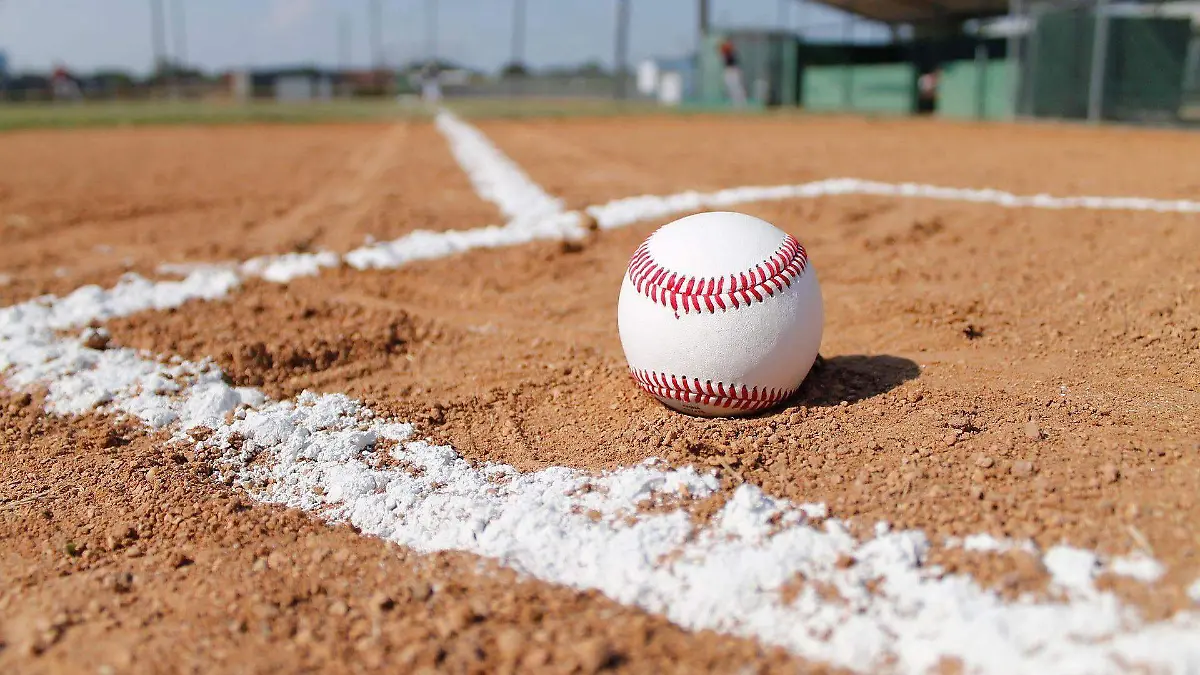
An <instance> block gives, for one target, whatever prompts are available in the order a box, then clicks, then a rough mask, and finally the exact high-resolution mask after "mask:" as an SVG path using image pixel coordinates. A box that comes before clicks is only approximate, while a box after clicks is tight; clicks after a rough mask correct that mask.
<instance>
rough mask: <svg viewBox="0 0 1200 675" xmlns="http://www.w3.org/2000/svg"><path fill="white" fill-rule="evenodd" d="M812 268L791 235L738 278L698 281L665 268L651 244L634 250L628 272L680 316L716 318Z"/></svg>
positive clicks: (647, 294)
mask: <svg viewBox="0 0 1200 675" xmlns="http://www.w3.org/2000/svg"><path fill="white" fill-rule="evenodd" d="M807 268H808V252H807V251H805V250H804V247H803V246H802V245H800V242H799V241H797V240H796V238H795V237H793V236H792V235H790V234H788V235H784V239H783V243H781V244H780V245H779V248H778V249H776V250H775V253H774V254H772V255H771V256H770V257H769V258H767V259H766V260H764V261H762V262H761V263H758V264H757V265H755V266H754V267H752V268H750V269H749V270H746V271H745V272H740V273H737V274H730V275H728V276H725V275H722V276H719V277H695V276H691V275H687V274H680V273H678V272H675V271H672V270H670V269H667V268H666V267H663V266H662V265H661V264H659V262H658V261H657V260H655V259H654V256H653V255H652V254H651V253H650V240H646V241H645V242H643V243H642V245H641V246H639V247H638V249H637V251H635V252H634V254H633V258H632V259H630V261H629V269H628V271H627V272H626V274H627V275H628V276H629V281H630V282H631V283H632V284H633V287H634V288H635V289H636V290H637V292H638V293H639V294H641V295H643V296H645V297H647V298H650V299H651V300H653V301H654V302H656V303H658V304H660V305H662V306H663V307H670V308H671V309H672V310H674V311H675V312H676V313H678V312H680V311H682V312H683V313H684V314H687V313H689V312H703V313H708V314H715V313H716V312H717V310H721V311H727V310H729V309H738V308H739V307H742V306H745V305H749V304H751V303H754V302H763V301H765V300H766V299H767V298H769V297H773V296H774V295H775V293H777V292H780V291H782V290H783V289H784V288H785V287H790V286H791V285H792V280H794V279H797V278H799V277H800V276H801V275H803V274H804V271H805V269H807Z"/></svg>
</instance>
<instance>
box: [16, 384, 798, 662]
mask: <svg viewBox="0 0 1200 675" xmlns="http://www.w3.org/2000/svg"><path fill="white" fill-rule="evenodd" d="M0 409H5V410H7V414H6V415H5V417H4V420H3V423H2V424H0V448H4V450H3V453H2V457H3V461H2V462H0V550H3V554H0V578H4V579H5V580H6V582H5V584H4V585H3V587H0V671H4V672H10V673H13V672H21V673H56V672H79V671H80V670H86V671H87V672H122V673H125V672H160V671H161V669H163V668H165V669H166V670H169V671H170V672H218V671H219V672H239V673H274V672H301V671H303V672H397V671H398V670H402V671H404V672H418V671H421V670H422V669H426V668H428V669H436V670H437V671H441V672H447V671H448V672H477V673H483V672H509V673H511V672H595V671H597V670H601V669H607V668H617V669H620V670H626V671H630V672H679V673H686V672H699V671H720V672H732V671H735V670H738V669H740V668H743V667H747V668H750V669H752V670H753V671H754V672H763V673H767V672H779V673H784V672H796V668H797V667H798V665H797V664H796V663H795V661H794V660H792V659H790V658H789V657H788V656H787V655H786V654H784V653H783V652H781V651H780V650H768V649H763V648H762V647H759V646H757V645H755V644H754V643H752V642H750V641H747V640H736V639H732V638H727V637H723V636H719V635H715V634H712V633H702V634H690V633H687V632H685V631H683V630H680V629H679V628H676V627H675V626H673V625H671V624H670V623H668V622H667V621H666V620H664V619H662V618H658V617H654V616H650V615H647V614H645V613H643V612H640V611H637V610H633V609H629V608H627V607H623V606H620V605H617V604H616V603H613V602H612V601H609V600H606V599H604V598H603V597H601V596H599V595H598V594H595V593H576V592H573V591H570V590H567V589H562V588H556V587H552V586H549V585H547V584H542V583H537V582H532V581H524V580H521V579H519V578H517V576H516V575H515V574H513V573H512V572H510V571H507V570H503V569H498V568H496V567H495V566H492V565H486V564H484V565H481V564H480V562H479V560H478V559H475V558H472V557H471V556H466V555H461V554H437V555H417V554H414V553H412V552H411V551H408V550H406V549H404V548H401V547H399V546H395V545H391V544H386V543H384V542H382V541H379V540H376V539H372V538H367V537H363V536H360V535H359V534H357V533H355V532H354V531H353V530H352V529H351V528H349V527H327V526H325V525H323V524H322V523H320V522H318V521H316V520H314V519H312V518H310V517H308V516H306V515H304V514H301V513H298V512H294V511H287V510H284V509H277V508H271V507H267V506H262V505H258V504H254V503H252V502H249V501H248V500H245V499H244V498H242V497H240V496H238V495H237V494H234V493H232V492H231V491H230V490H228V489H225V488H224V487H223V486H221V485H219V484H217V483H215V482H213V481H212V480H211V479H209V478H208V476H207V473H208V469H207V467H204V466H202V465H199V464H197V463H195V462H191V461H189V460H188V459H187V458H186V457H185V456H184V455H182V454H179V453H178V452H176V451H174V450H173V449H172V448H171V447H170V446H169V445H167V444H165V443H163V439H161V438H155V437H151V436H146V435H144V434H142V433H140V432H139V431H136V430H131V429H128V428H122V427H116V428H115V429H114V425H113V422H112V421H111V420H108V419H103V418H76V419H50V418H47V417H46V416H45V414H44V413H42V412H41V410H40V409H39V408H38V406H37V401H32V402H31V401H29V400H28V399H27V398H25V397H18V396H15V395H6V396H2V397H0ZM168 664H169V665H168Z"/></svg>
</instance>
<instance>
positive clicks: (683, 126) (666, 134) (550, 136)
mask: <svg viewBox="0 0 1200 675" xmlns="http://www.w3.org/2000/svg"><path fill="white" fill-rule="evenodd" d="M480 128H481V129H482V130H483V131H484V133H486V134H487V135H488V137H489V138H491V139H492V140H493V141H494V142H495V143H496V145H498V146H499V147H500V148H501V149H502V150H504V151H505V152H506V153H508V154H509V156H511V157H512V158H513V159H515V160H516V161H517V162H518V163H519V164H520V165H521V166H522V167H524V168H525V169H526V171H527V172H528V173H529V175H530V176H532V177H533V179H534V180H536V181H538V182H539V183H540V184H541V185H542V186H543V187H544V188H546V189H547V190H548V191H550V192H551V193H552V194H555V195H558V196H561V197H563V198H564V199H565V200H566V201H567V203H568V204H569V205H570V206H571V207H572V208H581V207H584V206H589V205H591V204H595V203H598V202H603V201H607V200H609V199H617V198H621V197H629V196H633V195H639V194H669V193H672V192H678V191H683V190H720V189H724V188H728V187H735V186H739V185H779V184H784V183H802V182H807V181H811V180H820V179H823V178H843V177H850V178H863V179H870V180H881V181H912V182H926V183H933V184H938V185H947V186H952V187H967V188H983V187H991V188H998V189H1001V190H1011V191H1015V192H1019V193H1028V194H1034V193H1039V192H1051V193H1055V194H1063V195H1067V194H1070V195H1076V194H1099V195H1133V196H1140V197H1161V198H1166V199H1191V198H1194V197H1195V195H1196V194H1197V193H1200V179H1197V177H1196V174H1195V172H1190V171H1186V170H1181V168H1180V167H1185V166H1191V165H1193V164H1194V162H1193V160H1192V158H1193V157H1194V156H1195V154H1196V153H1197V152H1200V136H1197V135H1190V136H1189V135H1187V134H1181V133H1177V132H1160V131H1152V130H1141V129H1114V128H1107V127H1105V128H1098V129H1097V128H1088V127H1083V126H1066V125H1055V124H1044V125H1025V126H1020V127H1016V126H1009V125H1002V124H975V123H966V122H963V123H955V122H947V121H942V120H918V119H887V118H883V119H859V118H847V117H814V116H797V115H787V116H766V117H761V118H749V119H747V118H737V117H728V116H720V117H714V116H703V115H697V116H694V117H689V118H686V119H679V118H671V117H653V118H644V119H638V120H637V121H636V122H630V121H629V120H628V119H623V118H617V117H614V118H600V119H593V120H496V121H490V122H481V123H480Z"/></svg>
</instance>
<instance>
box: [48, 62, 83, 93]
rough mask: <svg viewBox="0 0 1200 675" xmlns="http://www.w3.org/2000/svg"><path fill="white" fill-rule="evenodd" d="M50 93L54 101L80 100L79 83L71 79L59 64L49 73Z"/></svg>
mask: <svg viewBox="0 0 1200 675" xmlns="http://www.w3.org/2000/svg"><path fill="white" fill-rule="evenodd" d="M50 91H51V92H52V93H53V94H54V99H55V100H56V101H77V100H79V99H80V98H82V92H81V91H80V90H79V83H78V82H76V81H75V78H73V77H71V73H70V72H68V71H67V68H66V66H64V65H62V64H61V63H58V64H55V66H54V70H53V71H52V72H51V73H50Z"/></svg>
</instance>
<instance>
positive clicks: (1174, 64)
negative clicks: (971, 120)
mask: <svg viewBox="0 0 1200 675" xmlns="http://www.w3.org/2000/svg"><path fill="white" fill-rule="evenodd" d="M1198 14H1200V13H1198V12H1197V10H1196V9H1195V7H1194V5H1193V4H1192V3H1159V4H1153V5H1150V4H1110V3H1108V2H1086V3H1061V2H1059V3H1033V4H1031V5H1029V6H1028V7H1027V8H1026V9H1025V11H1024V12H1023V13H1022V15H1020V16H1019V17H1018V18H1019V19H1020V21H1019V22H1016V24H1017V25H1020V26H1022V27H1023V30H1022V31H1021V33H1020V34H1019V35H1018V36H1016V38H1015V39H1014V40H1013V41H1012V43H1011V44H1013V46H1014V53H1013V54H1011V55H1010V61H1011V62H1012V63H1013V64H1015V67H1016V73H1015V74H1016V78H1017V86H1016V88H1015V91H1014V94H1013V95H1014V101H1015V112H1016V114H1017V115H1018V116H1022V117H1048V118H1061V119H1088V120H1093V121H1117V122H1129V123H1146V124H1176V123H1188V122H1191V121H1197V120H1200V117H1198V116H1197V113H1198V112H1200V111H1198V110H1196V104H1197V102H1198V100H1200V73H1198V68H1197V64H1198V61H1200V33H1198V32H1197V28H1196V19H1195V17H1196V16H1197V15H1198Z"/></svg>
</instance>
